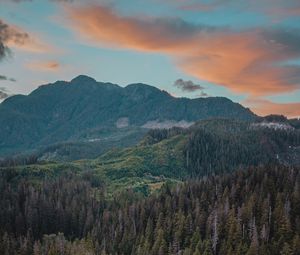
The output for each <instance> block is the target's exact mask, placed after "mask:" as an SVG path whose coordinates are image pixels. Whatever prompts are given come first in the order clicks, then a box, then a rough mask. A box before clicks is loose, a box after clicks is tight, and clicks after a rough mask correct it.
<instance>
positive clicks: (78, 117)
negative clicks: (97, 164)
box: [0, 75, 255, 155]
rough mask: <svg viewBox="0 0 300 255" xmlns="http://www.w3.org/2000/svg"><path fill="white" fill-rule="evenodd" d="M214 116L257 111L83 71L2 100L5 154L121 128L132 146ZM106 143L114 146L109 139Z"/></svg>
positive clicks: (0, 148)
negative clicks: (152, 131)
mask: <svg viewBox="0 0 300 255" xmlns="http://www.w3.org/2000/svg"><path fill="white" fill-rule="evenodd" d="M215 117H221V118H234V119H240V120H251V119H254V118H255V115H254V114H253V113H252V112H251V111H250V110H249V109H246V108H244V107H243V106H241V105H240V104H238V103H233V102H232V101H231V100H229V99H227V98H223V97H209V98H198V99H188V98H175V97H172V96H171V95H170V94H168V93H167V92H165V91H161V90H159V89H157V88H155V87H152V86H149V85H145V84H130V85H128V86H126V87H125V88H123V87H120V86H118V85H116V84H112V83H102V82H97V81H95V80H94V79H93V78H90V77H87V76H83V75H80V76H78V77H76V78H75V79H73V80H71V81H70V82H66V81H57V82H55V83H53V84H48V85H43V86H40V87H39V88H38V89H36V90H34V91H33V92H32V93H31V94H29V95H28V96H24V95H16V96H12V97H10V98H8V99H6V100H5V101H4V102H3V103H1V104H0V155H7V154H12V153H16V152H20V151H26V150H32V149H35V148H45V147H47V146H49V145H53V144H56V145H57V144H61V143H63V144H64V146H67V145H68V144H74V143H81V144H82V143H84V144H85V146H86V144H88V143H95V142H96V143H97V142H98V143H100V144H101V141H103V140H105V139H106V140H107V141H110V139H112V140H114V139H115V135H114V134H115V133H116V132H117V133H120V132H121V133H122V134H121V137H122V138H120V139H119V140H122V139H123V138H124V139H125V140H126V139H127V140H129V142H127V143H126V142H125V143H124V146H128V145H132V144H134V143H136V142H137V140H139V139H140V137H141V134H144V133H145V131H144V129H147V128H156V127H172V126H176V125H177V126H185V127H187V126H190V125H191V124H192V123H193V122H195V121H197V120H201V119H208V118H215ZM133 129H136V130H137V138H136V139H128V133H127V132H128V131H132V130H133ZM123 130H125V131H124V132H123ZM129 133H130V132H129ZM103 134H104V135H103ZM130 135H131V137H132V136H133V135H132V132H131V133H130ZM115 140H116V139H115ZM57 146H58V145H57ZM99 146H100V147H101V145H99ZM99 146H98V147H99ZM83 147H84V146H83ZM107 147H108V148H109V147H111V146H110V145H109V142H108V145H107ZM79 154H80V153H79Z"/></svg>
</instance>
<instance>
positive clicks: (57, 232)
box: [0, 165, 300, 255]
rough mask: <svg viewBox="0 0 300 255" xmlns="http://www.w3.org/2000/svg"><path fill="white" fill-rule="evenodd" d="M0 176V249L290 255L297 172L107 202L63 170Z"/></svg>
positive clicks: (269, 169) (233, 177) (246, 175)
mask: <svg viewBox="0 0 300 255" xmlns="http://www.w3.org/2000/svg"><path fill="white" fill-rule="evenodd" d="M13 175H14V172H13V171H11V172H9V171H6V172H3V173H2V176H1V184H0V190H1V192H0V196H1V198H0V203H1V211H0V221H1V222H0V224H1V230H0V231H1V239H0V240H1V241H0V250H1V251H2V253H1V254H4V255H8V254H9V255H14V254H18V255H19V254H22V255H29V254H34V255H38V254H43V255H44V254H45V255H46V254H47V255H50V254H51V255H52V254H66V255H67V254H68V255H71V254H72V255H73V254H75V255H76V254H145V255H146V254H153V255H156V254H183V255H188V254H191V255H197V254H205V255H208V254H211V255H213V254H245V255H250V254H270V255H276V254H285V255H288V254H293V255H297V254H299V252H300V213H299V212H300V169H299V168H293V167H285V166H278V165H277V166H274V165H268V166H265V167H255V168H249V169H247V170H241V171H237V172H235V173H232V174H225V175H220V176H213V175H212V176H208V177H203V178H200V179H193V180H190V181H186V182H184V183H182V184H177V185H171V186H170V185H164V186H163V187H162V189H161V192H158V193H154V194H152V195H151V196H149V197H146V198H142V197H140V196H139V195H138V194H136V193H134V192H132V191H131V190H128V191H126V192H125V193H123V194H119V195H118V196H115V197H114V198H113V199H107V198H105V196H104V192H103V190H102V189H101V187H97V188H95V187H92V186H91V183H90V182H89V181H88V180H82V179H79V178H77V177H76V176H72V175H67V176H61V177H59V178H54V179H51V180H50V179H45V180H44V181H43V182H42V183H40V184H36V185H35V184H33V183H29V182H27V181H22V180H20V181H19V182H18V184H11V183H10V179H11V178H13V177H14V176H13Z"/></svg>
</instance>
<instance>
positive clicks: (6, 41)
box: [0, 19, 53, 61]
mask: <svg viewBox="0 0 300 255" xmlns="http://www.w3.org/2000/svg"><path fill="white" fill-rule="evenodd" d="M11 49H18V50H23V51H28V52H34V53H46V52H51V51H53V48H52V47H51V46H50V45H48V44H46V43H44V42H42V41H41V40H39V39H38V38H36V37H34V36H32V35H29V33H27V32H25V31H23V30H22V29H21V28H19V27H17V26H14V25H11V24H8V23H6V22H4V21H3V20H1V19H0V61H1V60H3V59H5V58H6V57H8V56H10V54H11Z"/></svg>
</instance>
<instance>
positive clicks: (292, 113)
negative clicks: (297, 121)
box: [244, 99, 300, 118]
mask: <svg viewBox="0 0 300 255" xmlns="http://www.w3.org/2000/svg"><path fill="white" fill-rule="evenodd" d="M244 104H245V105H246V106H248V107H250V108H251V110H252V111H253V112H255V113H256V114H258V115H260V116H265V115H268V114H283V115H285V116H287V117H289V118H299V117H300V103H274V102H271V101H269V100H265V99H247V100H246V101H245V102H244Z"/></svg>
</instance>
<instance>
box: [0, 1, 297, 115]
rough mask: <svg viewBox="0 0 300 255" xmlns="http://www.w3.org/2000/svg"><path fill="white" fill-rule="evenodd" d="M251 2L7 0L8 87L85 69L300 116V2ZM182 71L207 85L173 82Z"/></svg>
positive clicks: (123, 81) (2, 65)
mask: <svg viewBox="0 0 300 255" xmlns="http://www.w3.org/2000/svg"><path fill="white" fill-rule="evenodd" d="M245 3H246V2H245V1H239V0H229V1H224V0H216V1H204V0H203V1H202V0H194V1H193V0H190V1H189V0H186V1H183V0H173V1H171V0H166V1H158V0H147V1H146V0H142V1H141V0H140V1H138V0H134V1H130V3H129V1H102V0H91V1H82V0H74V1H62V0H61V1H57V0H56V1H54V0H52V1H51V0H44V1H37V0H32V1H29V0H23V1H22V0H19V1H12V0H0V20H1V23H0V25H1V24H5V25H6V26H5V29H4V28H2V31H1V26H0V33H2V35H1V34H0V39H1V40H2V41H0V43H2V44H3V45H4V46H5V47H7V48H9V49H10V52H11V53H10V54H7V53H5V54H3V56H1V55H0V75H1V76H2V77H5V78H2V79H0V89H1V88H2V89H4V88H5V91H6V92H7V94H18V93H21V94H28V93H30V92H31V91H32V90H34V89H35V88H36V87H38V86H39V85H41V84H45V83H50V82H54V81H56V80H71V79H72V78H74V77H75V76H77V75H79V74H86V75H89V76H92V77H93V78H95V79H96V80H98V81H109V82H112V83H117V84H119V85H121V86H125V85H127V84H130V83H136V82H142V83H146V84H151V85H154V86H156V87H158V88H160V89H164V90H167V91H168V92H170V93H171V94H172V95H174V96H186V97H191V98H195V97H198V96H200V95H204V94H208V95H209V96H226V97H229V98H230V99H232V100H233V101H236V102H241V103H242V104H244V105H246V106H248V107H251V109H253V110H254V111H256V112H257V113H259V114H268V113H272V112H274V113H275V112H276V113H282V114H286V115H288V116H290V117H295V116H299V115H300V110H298V111H297V109H295V108H297V107H298V106H299V109H300V90H299V88H300V66H299V59H300V41H298V39H300V34H299V30H300V3H299V1H296V0H285V1H283V0H260V1H258V0H254V1H251V2H250V1H249V2H248V4H247V5H245ZM116 24H117V25H116ZM4 32H5V33H4ZM22 35H24V36H23V37H22ZM25 35H26V36H25ZM20 37H21V38H22V40H20ZM297 42H298V45H299V46H297ZM0 46H1V44H0ZM287 63H288V64H287ZM291 63H292V64H291ZM10 78H13V79H15V80H16V81H10V80H9V79H10ZM177 79H182V80H183V81H186V82H188V81H192V82H193V84H195V85H197V86H198V88H199V89H193V90H188V89H184V88H183V87H178V86H174V82H175V81H176V80H177ZM202 92H205V93H202Z"/></svg>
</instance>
